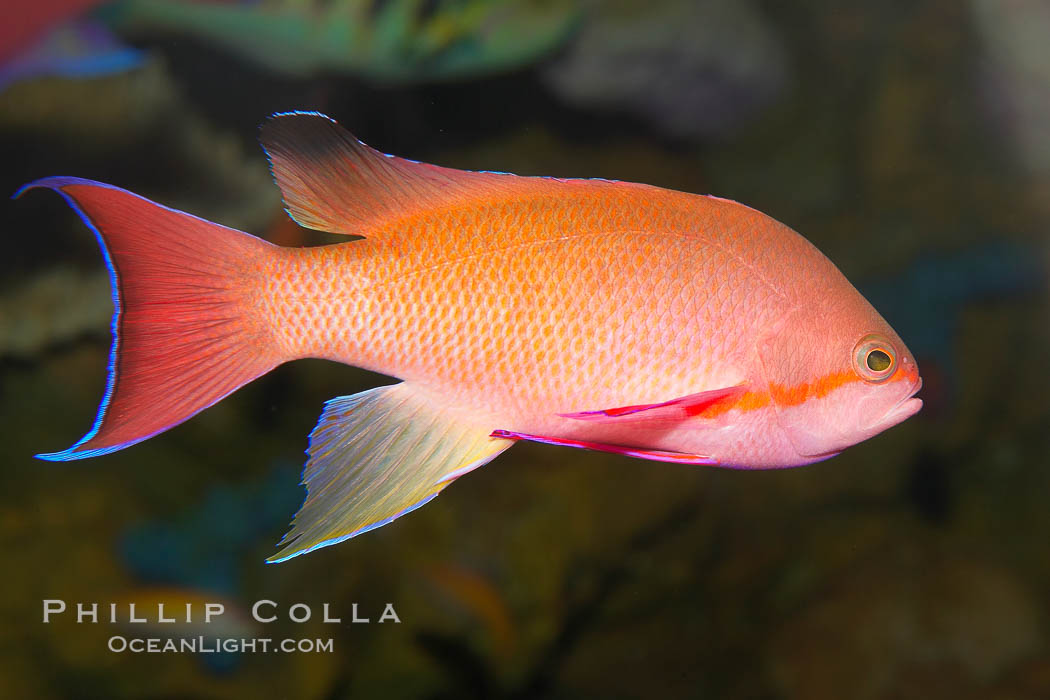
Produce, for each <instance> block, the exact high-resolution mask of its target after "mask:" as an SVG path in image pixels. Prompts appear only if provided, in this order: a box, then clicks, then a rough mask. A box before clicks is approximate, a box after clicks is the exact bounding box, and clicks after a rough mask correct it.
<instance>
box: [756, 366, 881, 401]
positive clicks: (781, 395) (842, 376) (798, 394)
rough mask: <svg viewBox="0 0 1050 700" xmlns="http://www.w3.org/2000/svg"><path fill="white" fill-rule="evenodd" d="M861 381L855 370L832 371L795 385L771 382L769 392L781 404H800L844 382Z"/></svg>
mask: <svg viewBox="0 0 1050 700" xmlns="http://www.w3.org/2000/svg"><path fill="white" fill-rule="evenodd" d="M859 381H861V378H860V377H859V376H857V374H856V373H855V372H832V373H831V374H825V375H824V376H823V377H819V378H818V379H817V380H816V381H813V382H802V383H801V384H795V385H793V386H785V385H783V384H775V383H770V385H769V393H770V394H771V395H772V396H773V400H774V401H776V402H777V404H778V405H780V406H798V405H799V404H801V403H805V402H806V401H807V400H809V399H819V398H821V397H824V396H827V395H828V394H830V393H831V392H833V391H834V390H835V389H838V388H839V387H840V386H843V385H844V384H849V383H850V382H859Z"/></svg>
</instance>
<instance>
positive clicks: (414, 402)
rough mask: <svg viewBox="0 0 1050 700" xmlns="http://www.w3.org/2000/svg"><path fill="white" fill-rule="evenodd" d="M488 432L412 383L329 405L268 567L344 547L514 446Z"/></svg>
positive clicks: (312, 435)
mask: <svg viewBox="0 0 1050 700" xmlns="http://www.w3.org/2000/svg"><path fill="white" fill-rule="evenodd" d="M490 433H491V429H490V428H488V427H481V426H478V425H474V424H471V423H469V422H464V421H463V420H462V419H460V418H457V417H452V416H451V415H449V414H448V413H447V412H444V411H442V409H441V408H440V407H438V406H435V405H434V404H432V403H431V402H430V401H429V400H428V399H427V398H426V397H425V396H424V395H423V394H422V393H421V392H419V391H418V390H417V388H416V387H414V386H412V385H409V384H404V383H403V384H395V385H393V386H383V387H378V388H376V389H369V390H368V391H363V392H361V393H360V394H355V395H353V396H340V397H338V398H335V399H332V400H331V401H329V402H328V403H327V404H325V409H324V413H323V414H322V415H321V419H320V421H318V423H317V427H315V428H314V430H313V432H312V433H310V447H309V449H308V450H307V453H308V455H309V459H308V460H307V462H306V468H305V469H304V471H303V483H304V484H305V485H306V488H307V496H306V500H305V501H304V503H303V505H302V507H301V508H300V509H299V512H298V513H296V515H295V519H294V520H293V522H292V528H291V530H290V531H289V532H288V534H286V535H285V536H284V539H282V540H281V542H280V544H279V546H280V547H282V549H281V550H280V551H279V552H278V553H277V554H275V555H274V556H272V557H270V558H269V559H267V561H268V562H270V563H276V562H281V561H285V560H287V559H291V558H292V557H295V556H298V555H299V554H304V553H306V552H310V551H312V550H315V549H319V548H320V547H325V546H328V545H330V544H335V543H337V542H341V541H343V540H346V539H349V538H351V537H354V536H355V535H359V534H361V533H363V532H367V531H369V530H374V529H375V528H378V527H382V526H383V525H386V524H387V523H389V522H391V521H392V520H394V519H396V518H398V517H400V516H402V515H404V514H405V513H408V512H410V511H413V510H415V509H416V508H419V507H420V506H422V505H423V504H425V503H427V502H428V501H430V500H431V499H432V498H434V497H435V496H437V494H438V493H439V492H440V491H441V490H442V489H443V488H445V487H446V486H447V485H448V484H450V483H451V482H452V481H453V480H454V479H456V478H458V477H460V476H462V475H463V474H466V473H467V472H469V471H471V470H473V469H476V468H478V467H480V466H482V465H484V464H486V463H487V462H489V461H490V460H492V459H493V458H494V457H495V456H496V455H498V454H499V453H500V452H502V451H503V450H505V449H507V448H508V447H510V446H511V445H513V444H514V442H513V441H512V440H508V439H502V438H497V437H491V436H490Z"/></svg>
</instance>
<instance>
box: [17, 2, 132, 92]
mask: <svg viewBox="0 0 1050 700" xmlns="http://www.w3.org/2000/svg"><path fill="white" fill-rule="evenodd" d="M100 4H102V2H101V0H44V1H43V2H32V3H23V4H22V6H21V7H19V8H18V11H17V12H9V13H7V14H5V16H4V20H5V21H4V23H3V24H2V25H0V93H2V92H4V91H5V90H7V89H8V88H9V87H11V86H12V85H14V84H16V83H19V82H22V81H27V80H32V79H36V78H41V77H61V78H67V79H85V78H94V77H101V76H106V75H112V74H115V73H122V72H124V71H128V70H131V69H133V68H136V67H138V66H139V65H141V64H142V62H143V58H144V57H143V53H142V52H141V51H138V50H136V49H133V48H130V47H128V46H125V45H123V44H122V43H120V42H119V41H118V40H117V39H116V37H114V36H113V34H112V33H111V32H110V31H109V30H108V29H107V28H106V27H105V26H104V25H103V24H102V23H100V22H99V21H97V20H95V19H93V18H92V17H91V16H90V15H88V16H84V15H86V14H88V13H89V11H91V10H92V9H94V8H95V7H96V6H97V5H100Z"/></svg>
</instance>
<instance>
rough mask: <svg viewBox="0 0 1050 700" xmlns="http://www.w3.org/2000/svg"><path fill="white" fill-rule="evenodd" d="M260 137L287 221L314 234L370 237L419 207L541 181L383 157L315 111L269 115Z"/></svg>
mask: <svg viewBox="0 0 1050 700" xmlns="http://www.w3.org/2000/svg"><path fill="white" fill-rule="evenodd" d="M259 131H260V141H261V142H262V146H263V148H264V149H265V150H266V155H267V157H268V158H269V159H270V170H271V171H272V173H273V177H274V180H275V181H276V182H277V186H278V187H280V188H281V194H282V196H283V197H284V204H285V208H286V210H287V211H288V215H289V216H291V217H292V218H293V219H294V220H295V222H296V223H298V224H299V225H300V226H305V227H306V228H312V229H316V230H318V231H329V232H331V233H346V234H353V235H361V236H368V235H374V229H375V228H376V226H377V225H378V224H380V223H382V222H384V221H390V220H392V219H397V218H401V217H404V216H407V215H410V214H411V213H413V212H414V211H418V210H420V209H425V208H430V207H434V206H437V205H440V204H441V203H443V202H450V201H454V200H455V199H457V198H462V197H464V196H468V195H469V196H473V197H482V196H485V195H486V194H496V193H498V192H499V191H501V190H503V191H506V190H507V189H510V188H512V187H514V186H515V184H516V183H522V181H533V182H535V181H536V180H540V178H521V177H517V176H515V175H505V174H501V173H486V172H471V171H467V170H454V169H452V168H442V167H440V166H437V165H429V164H427V163H419V162H416V161H413V160H407V159H405V158H398V157H396V156H388V155H385V154H383V153H380V152H379V151H377V150H375V149H374V148H371V147H370V146H367V145H365V144H363V143H361V142H360V141H358V140H357V139H356V138H354V136H353V135H352V134H351V133H350V132H349V131H347V130H346V129H344V128H343V127H341V126H339V124H337V123H336V122H335V120H333V119H331V118H329V117H326V116H325V115H323V114H319V113H317V112H291V113H287V114H275V115H274V116H272V117H270V118H269V119H268V120H266V122H264V123H263V125H262V127H260V130H259Z"/></svg>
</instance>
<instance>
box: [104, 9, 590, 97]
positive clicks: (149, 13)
mask: <svg viewBox="0 0 1050 700" xmlns="http://www.w3.org/2000/svg"><path fill="white" fill-rule="evenodd" d="M578 5H579V3H577V1H576V0H557V1H551V0H547V1H545V2H521V1H520V0H380V1H377V0H266V2H258V1H244V0H241V1H239V2H230V1H227V2H218V1H215V0H212V1H209V2H185V0H114V2H111V3H109V4H108V6H107V7H106V8H104V12H102V13H101V16H102V17H103V19H104V20H105V22H106V23H107V25H108V26H109V27H110V28H112V29H113V30H114V31H116V32H117V33H118V34H120V35H122V36H132V37H134V36H139V37H146V38H148V37H150V36H151V35H152V36H156V35H158V34H173V35H177V36H185V37H192V38H194V39H197V40H198V41H202V42H205V43H208V44H211V45H213V46H216V47H218V48H219V49H222V50H225V51H227V52H229V53H232V54H235V55H238V56H239V57H241V58H243V59H247V60H249V61H251V62H253V63H255V64H256V65H258V66H260V67H263V68H265V69H268V70H270V71H273V72H275V73H279V74H282V75H287V76H292V77H299V78H302V77H309V76H314V75H317V74H318V73H328V74H344V75H354V76H357V77H359V78H362V79H365V80H367V81H369V82H372V83H375V84H378V85H405V84H414V83H429V82H441V81H448V80H461V79H465V78H472V77H479V76H487V75H493V74H498V73H503V72H507V71H510V70H514V69H516V68H521V67H523V66H528V65H530V64H533V63H536V62H537V61H539V60H540V59H542V58H544V57H545V56H547V55H549V54H551V53H553V52H554V51H555V50H557V49H558V48H559V47H560V46H562V45H563V44H565V43H566V42H567V41H568V40H569V38H570V37H571V36H572V34H573V33H574V32H575V31H576V29H577V27H578V26H579V24H580V23H581V18H582V14H583V13H582V9H581V8H580V7H578Z"/></svg>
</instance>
